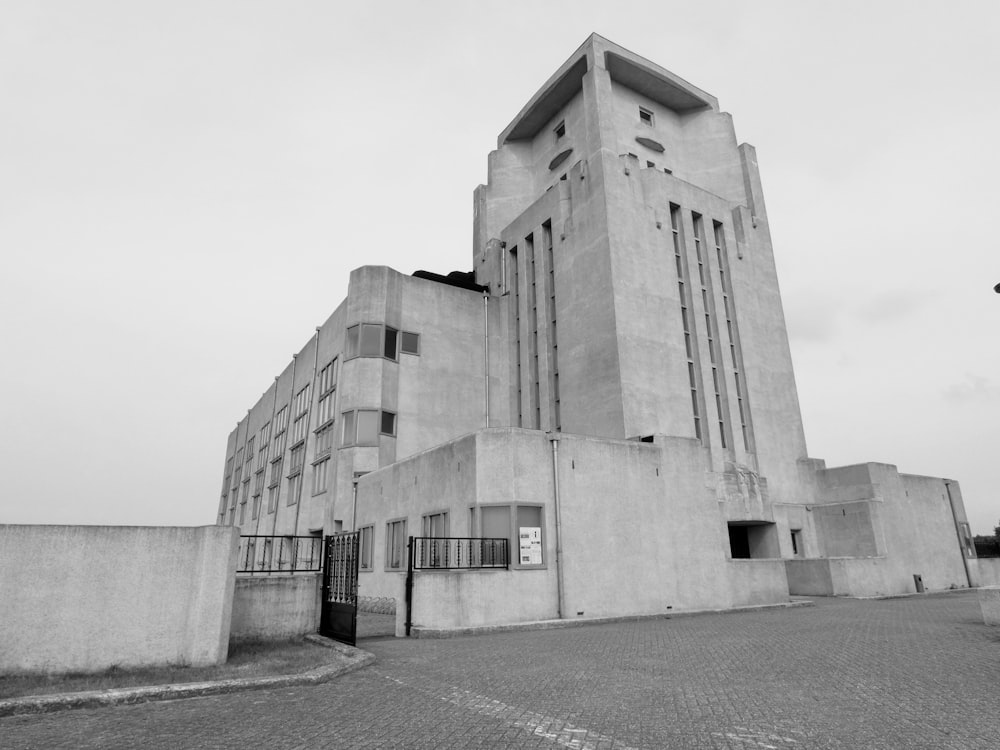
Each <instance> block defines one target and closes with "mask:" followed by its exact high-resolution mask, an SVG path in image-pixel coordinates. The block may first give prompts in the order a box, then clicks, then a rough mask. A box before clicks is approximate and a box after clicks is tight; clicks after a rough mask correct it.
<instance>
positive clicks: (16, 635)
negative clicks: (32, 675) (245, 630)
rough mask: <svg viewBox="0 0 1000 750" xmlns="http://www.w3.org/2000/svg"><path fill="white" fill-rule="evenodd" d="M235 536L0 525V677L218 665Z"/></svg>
mask: <svg viewBox="0 0 1000 750" xmlns="http://www.w3.org/2000/svg"><path fill="white" fill-rule="evenodd" d="M238 542H239V539H238V534H237V533H236V531H235V529H233V528H229V527H223V526H202V527H197V528H178V527H140V526H15V525H0V567H2V569H3V570H4V571H6V572H5V574H4V575H3V576H0V601H2V602H3V614H2V615H0V673H5V674H11V673H18V672H95V671H100V670H103V669H106V668H108V667H111V666H118V667H123V668H124V667H143V666H155V665H167V664H171V665H187V666H206V665H212V664H222V663H224V662H225V661H226V656H227V654H228V649H229V628H230V619H231V614H232V609H231V608H232V600H233V587H234V581H235V570H236V554H237V546H238Z"/></svg>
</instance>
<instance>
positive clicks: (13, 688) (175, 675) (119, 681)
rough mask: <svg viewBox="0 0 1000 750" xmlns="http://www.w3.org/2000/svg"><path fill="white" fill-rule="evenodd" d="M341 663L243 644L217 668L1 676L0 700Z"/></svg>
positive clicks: (306, 649)
mask: <svg viewBox="0 0 1000 750" xmlns="http://www.w3.org/2000/svg"><path fill="white" fill-rule="evenodd" d="M341 659H343V657H342V656H341V655H340V653H339V652H338V651H336V650H334V649H332V648H324V647H323V646H317V645H316V644H314V643H309V642H308V641H306V640H304V639H295V640H288V641H241V642H237V643H231V644H230V645H229V659H228V661H227V662H226V663H225V664H223V665H222V666H218V667H144V668H141V669H123V668H121V667H117V666H112V667H109V668H108V669H106V670H104V671H103V672H90V673H69V674H54V675H50V674H18V675H0V699H3V698H21V697H24V696H28V695H49V694H51V693H77V692H81V691H84V690H109V689H113V688H126V687H142V686H145V685H171V684H175V683H182V682H203V681H206V680H232V679H242V678H247V677H270V676H274V675H283V674H296V673H298V672H305V671H307V670H310V669H314V668H316V667H321V666H324V665H326V664H332V663H334V662H337V661H339V660H341Z"/></svg>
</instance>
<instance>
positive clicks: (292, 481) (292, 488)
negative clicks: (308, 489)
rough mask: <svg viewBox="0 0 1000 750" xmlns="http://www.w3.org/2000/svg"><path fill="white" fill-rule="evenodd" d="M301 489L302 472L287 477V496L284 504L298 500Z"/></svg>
mask: <svg viewBox="0 0 1000 750" xmlns="http://www.w3.org/2000/svg"><path fill="white" fill-rule="evenodd" d="M301 491H302V472H301V471H300V472H299V473H298V474H295V475H294V476H292V477H289V478H288V498H287V499H286V500H285V505H295V503H297V502H298V501H299V493H300V492H301Z"/></svg>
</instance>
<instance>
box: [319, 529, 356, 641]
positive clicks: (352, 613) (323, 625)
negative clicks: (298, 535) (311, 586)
mask: <svg viewBox="0 0 1000 750" xmlns="http://www.w3.org/2000/svg"><path fill="white" fill-rule="evenodd" d="M360 539H361V532H358V531H349V532H345V533H343V534H335V535H333V536H328V537H327V538H326V541H325V543H324V546H325V547H326V550H325V552H326V554H325V555H324V557H325V563H324V565H323V607H322V610H321V612H320V624H319V632H320V634H321V635H324V636H326V637H327V638H333V639H334V640H337V641H341V642H342V643H347V644H350V645H351V646H353V645H355V643H356V641H357V633H358V563H359V562H360V555H359V552H360V549H359V547H360Z"/></svg>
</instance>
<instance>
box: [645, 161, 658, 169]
mask: <svg viewBox="0 0 1000 750" xmlns="http://www.w3.org/2000/svg"><path fill="white" fill-rule="evenodd" d="M646 166H647V167H649V168H650V169H653V168H655V167H656V164H655V163H654V162H651V161H647V162H646Z"/></svg>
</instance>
